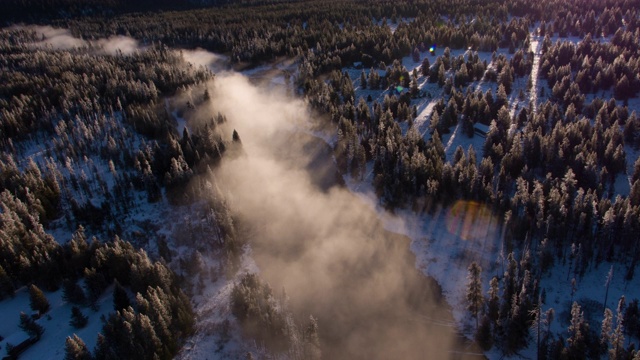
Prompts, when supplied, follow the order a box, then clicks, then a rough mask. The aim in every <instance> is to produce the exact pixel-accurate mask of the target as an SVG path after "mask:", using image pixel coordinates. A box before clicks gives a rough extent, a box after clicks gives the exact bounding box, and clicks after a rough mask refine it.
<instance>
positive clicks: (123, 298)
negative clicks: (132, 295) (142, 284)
mask: <svg viewBox="0 0 640 360" xmlns="http://www.w3.org/2000/svg"><path fill="white" fill-rule="evenodd" d="M130 305H131V302H130V301H129V295H127V290H126V289H125V288H124V287H123V286H122V285H120V282H118V280H115V281H114V288H113V309H114V310H116V311H118V310H123V309H126V308H128V307H129V306H130Z"/></svg>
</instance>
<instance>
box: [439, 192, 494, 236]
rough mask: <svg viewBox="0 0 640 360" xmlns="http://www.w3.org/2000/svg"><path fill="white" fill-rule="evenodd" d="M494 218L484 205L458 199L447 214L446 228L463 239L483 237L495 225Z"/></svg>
mask: <svg viewBox="0 0 640 360" xmlns="http://www.w3.org/2000/svg"><path fill="white" fill-rule="evenodd" d="M495 220H496V219H495V217H494V216H493V214H492V212H491V209H489V208H488V207H487V206H486V205H484V204H481V203H478V202H476V201H464V200H458V201H457V202H456V203H455V204H454V205H453V206H452V207H451V209H450V210H449V213H448V214H447V230H448V231H449V233H451V234H455V235H457V236H459V237H460V238H461V239H463V240H474V239H484V238H486V237H487V235H488V234H489V232H491V231H492V230H493V228H494V227H495V224H496V221H495Z"/></svg>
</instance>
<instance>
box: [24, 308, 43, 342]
mask: <svg viewBox="0 0 640 360" xmlns="http://www.w3.org/2000/svg"><path fill="white" fill-rule="evenodd" d="M20 329H22V330H24V331H25V332H26V333H27V334H29V336H31V337H34V338H37V339H39V338H40V336H42V334H43V333H44V327H42V325H40V324H38V323H36V321H35V320H34V319H33V318H32V317H31V316H29V315H27V314H25V313H23V312H20Z"/></svg>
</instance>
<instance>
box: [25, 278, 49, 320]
mask: <svg viewBox="0 0 640 360" xmlns="http://www.w3.org/2000/svg"><path fill="white" fill-rule="evenodd" d="M29 305H30V306H31V309H32V310H33V311H37V312H39V313H40V314H44V313H46V312H47V311H49V308H50V305H49V300H47V297H46V296H44V293H43V292H42V290H40V288H38V287H37V286H35V285H33V284H32V285H30V286H29Z"/></svg>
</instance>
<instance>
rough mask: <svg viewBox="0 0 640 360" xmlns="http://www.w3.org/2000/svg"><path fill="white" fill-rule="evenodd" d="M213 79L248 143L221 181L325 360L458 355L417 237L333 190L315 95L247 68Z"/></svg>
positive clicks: (218, 99)
mask: <svg viewBox="0 0 640 360" xmlns="http://www.w3.org/2000/svg"><path fill="white" fill-rule="evenodd" d="M212 88H213V91H212V93H213V97H214V100H215V101H214V102H213V104H214V106H215V107H216V111H220V112H221V113H223V114H225V115H226V116H227V119H228V120H229V121H228V124H229V126H230V127H232V128H235V129H237V131H238V132H239V134H240V136H241V138H242V142H243V146H244V150H245V151H246V156H241V157H237V158H234V159H225V160H223V163H222V164H221V166H220V167H219V169H218V171H217V172H216V181H217V183H218V184H219V185H220V187H221V188H222V189H223V191H225V192H226V194H227V197H228V199H229V201H230V203H231V206H232V208H233V209H234V211H237V212H239V213H240V215H241V216H242V218H243V219H244V220H246V221H248V222H249V223H250V224H252V225H253V227H254V229H255V234H254V236H253V239H251V245H252V247H253V257H254V258H255V260H256V262H257V264H258V265H259V267H260V268H261V272H262V273H261V275H262V277H263V278H265V279H266V280H267V281H269V282H270V283H271V285H272V287H273V288H274V289H280V288H281V287H284V288H285V289H286V291H287V293H288V294H289V296H290V299H291V306H292V308H293V310H294V313H296V314H297V315H298V316H299V317H301V318H304V317H308V315H309V314H310V313H311V314H313V315H314V316H315V317H317V318H319V324H320V335H321V342H322V347H323V349H322V351H323V354H324V357H325V358H328V359H390V358H398V359H425V358H433V359H436V358H437V359H447V358H451V357H452V353H451V352H450V350H452V349H453V347H454V346H455V342H456V340H457V338H456V337H455V335H454V334H453V331H452V329H451V328H449V327H446V326H442V322H441V321H442V320H445V321H450V320H451V317H450V313H449V311H448V309H447V308H446V305H444V304H442V303H440V302H439V292H438V291H437V290H436V288H435V287H434V284H433V283H432V282H430V281H429V280H428V279H426V278H425V277H423V276H422V275H420V274H419V273H418V272H417V271H416V269H415V265H414V264H415V258H414V257H413V255H412V254H411V253H410V251H409V250H408V247H409V244H408V239H406V238H405V237H402V236H399V235H395V234H391V233H388V232H386V231H385V230H384V229H383V227H382V225H381V224H380V222H379V220H378V218H377V216H376V214H375V213H374V212H373V210H372V209H371V207H370V206H369V205H366V204H364V203H363V202H361V201H360V200H359V199H358V198H357V197H355V196H354V195H352V194H351V193H350V192H349V191H348V190H346V189H344V188H341V187H338V186H334V187H331V188H330V189H327V188H328V186H326V185H327V182H331V181H332V176H333V175H334V173H333V172H332V169H333V164H332V160H331V156H330V149H328V148H327V146H326V144H324V143H323V142H322V141H320V140H319V139H317V138H314V137H312V136H309V135H306V134H305V133H304V132H302V131H300V130H301V129H302V128H303V126H304V125H305V124H308V123H309V121H310V120H309V114H308V112H307V109H306V107H305V104H304V103H303V102H302V101H300V100H298V99H292V98H288V97H286V96H284V95H282V94H278V93H274V91H272V90H270V91H268V92H267V91H265V90H261V89H260V88H258V87H256V86H254V85H252V84H251V83H250V82H249V81H248V80H247V79H246V78H245V77H243V76H240V75H237V74H236V75H233V74H227V75H219V76H217V78H216V80H215V82H214V84H213V85H212ZM228 131H230V129H229V130H228ZM333 171H334V170H333ZM460 281H464V280H463V279H460Z"/></svg>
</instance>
